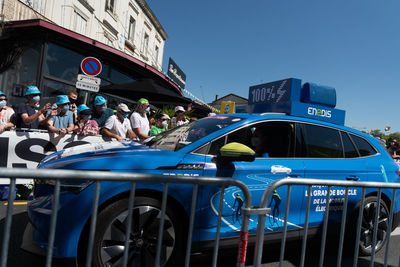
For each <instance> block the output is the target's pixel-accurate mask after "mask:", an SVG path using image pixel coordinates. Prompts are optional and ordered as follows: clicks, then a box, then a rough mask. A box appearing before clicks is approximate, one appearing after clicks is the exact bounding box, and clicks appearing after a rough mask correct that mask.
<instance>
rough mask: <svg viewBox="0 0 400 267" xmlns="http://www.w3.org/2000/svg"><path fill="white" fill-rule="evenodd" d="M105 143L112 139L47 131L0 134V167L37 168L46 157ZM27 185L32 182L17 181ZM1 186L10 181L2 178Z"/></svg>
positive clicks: (6, 132)
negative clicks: (75, 148) (75, 147)
mask: <svg viewBox="0 0 400 267" xmlns="http://www.w3.org/2000/svg"><path fill="white" fill-rule="evenodd" d="M105 141H111V138H104V137H103V136H101V135H97V136H81V135H77V134H66V135H57V134H53V133H48V132H47V131H19V130H16V131H5V132H2V133H0V167H7V168H36V167H37V165H38V163H39V162H40V161H41V160H42V159H43V158H44V157H45V156H47V155H50V154H51V153H53V152H56V151H60V150H62V149H64V148H69V147H74V146H78V145H82V144H92V143H101V142H105ZM26 183H31V180H27V179H17V184H26ZM0 184H9V179H4V178H3V179H2V178H0Z"/></svg>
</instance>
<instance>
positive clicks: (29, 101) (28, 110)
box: [15, 85, 51, 129]
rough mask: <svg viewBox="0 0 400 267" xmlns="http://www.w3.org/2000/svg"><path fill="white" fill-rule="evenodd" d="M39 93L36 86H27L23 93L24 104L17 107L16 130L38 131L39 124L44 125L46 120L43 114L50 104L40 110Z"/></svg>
mask: <svg viewBox="0 0 400 267" xmlns="http://www.w3.org/2000/svg"><path fill="white" fill-rule="evenodd" d="M40 95H41V93H40V91H39V89H38V88H37V87H36V86H33V85H31V86H28V87H27V88H26V92H25V98H26V102H25V103H21V104H19V105H17V107H16V110H15V111H16V113H17V128H28V129H38V127H39V124H44V125H45V124H46V123H47V120H48V118H46V117H45V116H44V115H43V114H44V113H45V112H47V111H48V110H49V109H50V107H51V104H50V103H47V104H46V105H44V106H43V107H42V108H41V109H39V108H40V104H39V102H40Z"/></svg>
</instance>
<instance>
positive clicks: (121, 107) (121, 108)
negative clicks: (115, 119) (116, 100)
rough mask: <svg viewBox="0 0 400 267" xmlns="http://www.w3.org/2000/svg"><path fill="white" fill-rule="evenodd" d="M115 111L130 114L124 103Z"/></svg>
mask: <svg viewBox="0 0 400 267" xmlns="http://www.w3.org/2000/svg"><path fill="white" fill-rule="evenodd" d="M117 110H122V111H123V112H131V111H130V110H129V108H128V106H127V105H126V104H124V103H121V104H119V105H118V107H117Z"/></svg>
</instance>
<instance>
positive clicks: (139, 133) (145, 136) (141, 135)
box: [133, 128, 150, 139]
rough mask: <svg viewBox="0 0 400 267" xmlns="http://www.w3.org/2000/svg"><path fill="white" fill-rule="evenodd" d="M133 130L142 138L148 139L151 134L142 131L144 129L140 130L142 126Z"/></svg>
mask: <svg viewBox="0 0 400 267" xmlns="http://www.w3.org/2000/svg"><path fill="white" fill-rule="evenodd" d="M133 132H134V133H135V134H136V135H137V136H138V137H139V138H140V139H147V138H149V137H150V136H148V135H147V134H144V133H143V132H142V130H140V128H134V129H133Z"/></svg>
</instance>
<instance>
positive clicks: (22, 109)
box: [15, 103, 39, 129]
mask: <svg viewBox="0 0 400 267" xmlns="http://www.w3.org/2000/svg"><path fill="white" fill-rule="evenodd" d="M15 112H16V113H17V128H28V129H37V128H38V127H39V118H37V119H36V120H34V121H33V122H32V123H31V124H29V125H28V124H25V123H24V122H23V120H22V118H21V115H22V114H24V113H26V114H28V116H31V115H33V114H35V113H36V112H38V110H37V109H36V108H34V107H32V106H30V105H28V104H26V103H20V104H18V105H17V106H16V108H15Z"/></svg>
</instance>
